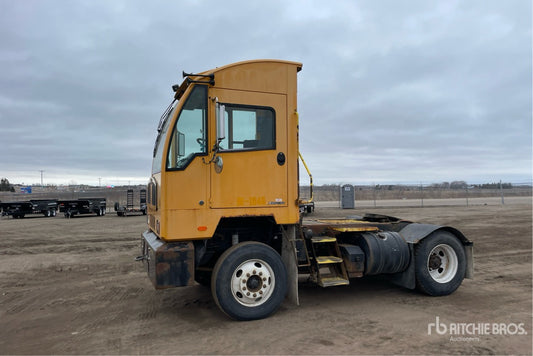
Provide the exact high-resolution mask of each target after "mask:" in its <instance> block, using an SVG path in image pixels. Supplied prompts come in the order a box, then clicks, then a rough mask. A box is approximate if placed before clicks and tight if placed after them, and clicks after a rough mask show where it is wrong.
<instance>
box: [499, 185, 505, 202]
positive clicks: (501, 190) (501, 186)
mask: <svg viewBox="0 0 533 356" xmlns="http://www.w3.org/2000/svg"><path fill="white" fill-rule="evenodd" d="M500 195H501V197H502V205H505V201H504V200H503V185H502V180H501V179H500Z"/></svg>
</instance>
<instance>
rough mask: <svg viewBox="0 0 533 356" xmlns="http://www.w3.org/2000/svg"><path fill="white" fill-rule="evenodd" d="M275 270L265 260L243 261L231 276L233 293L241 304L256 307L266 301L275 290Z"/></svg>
mask: <svg viewBox="0 0 533 356" xmlns="http://www.w3.org/2000/svg"><path fill="white" fill-rule="evenodd" d="M274 286H275V277H274V271H273V270H272V268H271V267H270V265H268V263H266V262H265V261H263V260H259V259H251V260H247V261H244V262H243V263H241V264H240V265H239V266H238V267H237V268H236V269H235V271H234V272H233V274H232V277H231V294H232V296H233V298H235V300H236V301H237V302H239V303H240V304H242V305H244V306H247V307H256V306H259V305H261V304H263V303H265V302H266V301H267V300H268V299H269V298H270V296H271V295H272V293H273V291H274Z"/></svg>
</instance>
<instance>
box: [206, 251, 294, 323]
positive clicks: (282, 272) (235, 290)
mask: <svg viewBox="0 0 533 356" xmlns="http://www.w3.org/2000/svg"><path fill="white" fill-rule="evenodd" d="M211 293H212V294H213V299H214V300H215V303H216V304H217V305H218V307H219V308H220V309H221V310H222V311H223V312H224V313H226V314H227V315H228V316H229V317H231V318H233V319H236V320H256V319H263V318H266V317H267V316H269V315H271V314H272V313H274V312H275V311H276V310H277V309H278V308H279V306H280V305H281V303H282V302H283V299H285V295H286V294H287V271H286V269H285V265H284V264H283V261H282V260H281V256H280V255H279V254H278V253H277V252H276V251H275V250H274V249H273V248H272V247H270V246H267V245H265V244H263V243H259V242H254V241H247V242H243V243H240V244H237V245H234V246H232V247H231V248H229V249H228V250H226V251H225V252H224V253H223V254H222V255H221V256H220V258H219V259H218V261H217V263H216V265H215V268H214V270H213V275H212V277H211Z"/></svg>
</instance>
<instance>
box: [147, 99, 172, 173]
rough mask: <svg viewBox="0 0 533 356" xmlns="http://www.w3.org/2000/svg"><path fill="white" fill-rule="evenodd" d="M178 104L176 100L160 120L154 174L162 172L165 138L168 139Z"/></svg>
mask: <svg viewBox="0 0 533 356" xmlns="http://www.w3.org/2000/svg"><path fill="white" fill-rule="evenodd" d="M177 103H178V101H177V100H175V99H174V100H173V101H172V102H171V103H170V105H169V106H168V107H167V109H166V110H165V112H164V113H163V115H161V119H160V120H159V125H158V127H157V132H158V134H157V138H156V140H155V146H154V159H153V161H152V173H159V172H161V160H162V158H163V146H164V145H165V140H164V137H166V133H167V131H168V127H169V126H170V121H172V120H170V118H171V117H172V116H173V114H174V111H175V110H176V106H177V105H176V104H177Z"/></svg>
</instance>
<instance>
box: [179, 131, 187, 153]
mask: <svg viewBox="0 0 533 356" xmlns="http://www.w3.org/2000/svg"><path fill="white" fill-rule="evenodd" d="M183 156H185V134H183V133H181V132H179V131H178V157H183Z"/></svg>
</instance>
